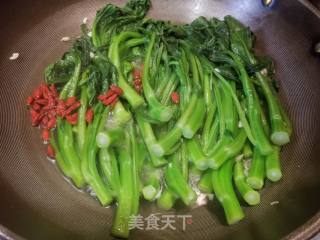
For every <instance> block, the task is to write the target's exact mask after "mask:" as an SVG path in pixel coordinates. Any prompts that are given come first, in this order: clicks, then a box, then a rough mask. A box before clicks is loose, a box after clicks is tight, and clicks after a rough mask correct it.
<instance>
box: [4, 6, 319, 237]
mask: <svg viewBox="0 0 320 240" xmlns="http://www.w3.org/2000/svg"><path fill="white" fill-rule="evenodd" d="M105 3H106V2H105V1H102V0H93V1H81V0H69V1H62V0H61V1H54V0H46V1H40V0H39V1H31V0H26V1H17V0H11V1H10V2H7V3H4V4H2V7H1V8H0V13H1V14H0V22H1V23H0V29H1V31H2V33H1V38H0V55H1V58H0V69H1V72H0V78H1V81H0V86H1V88H0V89H1V98H0V106H1V108H0V109H1V110H2V112H1V114H0V126H1V127H0V136H1V137H0V156H1V158H0V159H1V164H0V189H1V195H0V196H1V197H0V213H1V214H0V224H2V225H3V226H5V227H6V228H8V229H10V230H11V231H13V232H15V233H17V234H19V235H20V236H23V237H25V238H27V239H107V238H109V237H110V236H109V231H110V227H111V223H112V218H113V212H114V209H113V208H112V207H111V208H103V207H101V206H100V205H99V203H98V202H97V201H95V200H94V199H92V198H90V197H89V196H88V194H86V193H83V192H79V191H76V190H75V189H74V188H73V187H72V186H71V185H70V184H69V183H68V182H67V181H65V180H64V179H63V178H62V176H61V174H60V172H59V170H58V169H57V168H56V166H55V165H54V164H52V162H50V161H47V160H46V157H45V149H44V146H43V145H42V144H41V140H40V135H39V132H38V130H37V129H34V128H31V124H30V120H29V116H28V111H27V110H26V108H25V105H24V101H25V99H26V97H27V96H28V95H30V93H31V91H32V89H33V88H35V87H36V86H37V85H38V84H39V83H40V82H41V81H42V80H43V69H44V67H45V66H47V65H48V64H49V63H51V62H53V61H55V60H56V59H57V58H59V57H60V56H61V55H62V54H63V52H65V51H66V50H67V49H68V48H69V47H70V45H71V42H67V43H64V42H61V41H60V39H61V38H62V37H64V36H69V37H71V38H72V39H75V38H76V37H77V36H78V35H80V27H79V26H80V24H81V23H82V19H83V18H84V17H88V18H89V22H91V23H92V19H93V18H94V16H95V12H96V10H97V9H99V8H100V7H102V6H103V5H104V4H105ZM114 3H116V4H119V5H120V4H124V1H114ZM152 3H153V7H152V10H151V11H150V15H151V16H152V17H155V18H160V19H166V20H172V21H175V22H190V21H192V20H193V19H194V18H196V17H197V16H200V15H204V16H206V17H212V16H216V17H219V18H222V17H223V16H224V15H228V14H231V15H233V16H235V17H236V18H238V19H239V20H241V21H242V22H243V23H244V24H246V25H249V26H250V27H251V29H252V30H253V31H254V32H255V34H256V36H257V43H256V48H257V49H258V51H259V52H261V53H265V54H267V55H270V56H271V57H272V58H273V59H274V60H275V63H276V70H277V72H276V79H277V80H278V81H279V84H280V96H281V101H282V102H283V104H284V105H285V106H286V109H287V110H288V112H289V115H290V116H291V119H292V121H293V124H294V136H293V138H292V141H291V143H290V144H289V145H287V146H285V147H284V148H283V151H282V154H281V158H282V166H283V171H284V177H283V179H282V180H281V181H280V182H279V183H276V184H272V186H271V184H270V183H267V186H266V188H265V189H264V190H262V202H261V204H260V205H258V206H256V207H246V206H245V204H243V206H244V208H245V213H246V218H245V220H243V221H242V222H240V223H239V224H237V225H234V226H231V227H229V226H227V225H226V223H225V222H224V220H223V219H224V216H223V211H222V209H221V208H220V206H219V205H218V203H217V202H216V201H213V202H209V204H208V205H207V206H202V207H199V208H196V209H185V208H180V207H179V208H178V210H176V211H175V212H170V213H176V214H191V215H192V220H193V223H192V224H190V225H188V226H187V229H186V231H181V230H168V229H167V230H162V231H132V233H131V237H130V238H132V239H182V238H183V239H246V240H248V239H279V238H280V237H284V236H286V235H288V234H289V233H290V232H292V231H293V230H294V229H296V228H297V227H299V226H300V225H302V224H304V223H305V222H306V221H307V220H309V219H310V218H311V217H312V216H313V215H315V214H316V213H317V212H318V211H319V199H320V198H319V196H320V178H319V170H320V168H319V167H320V161H318V156H319V154H320V144H319V141H320V137H319V136H320V125H319V124H318V123H319V121H320V111H319V105H318V104H319V102H320V101H319V100H320V82H319V80H320V78H319V76H320V64H319V63H320V62H319V59H318V58H317V57H316V56H314V55H313V54H312V44H313V43H314V41H315V40H316V39H317V37H318V40H319V39H320V24H319V22H320V20H319V19H317V18H316V17H315V16H313V15H312V14H311V13H310V12H308V10H306V9H304V8H303V6H302V5H301V4H300V3H298V2H296V1H292V0H282V1H279V3H278V4H277V5H275V6H274V7H273V8H272V9H265V8H263V7H262V6H261V4H260V1H256V0H243V1H233V0H225V1H218V0H214V1H212V0H203V1H200V0H198V1H192V0H188V1H182V0H166V1H160V0H158V1H157V0H153V1H152ZM12 52H18V53H20V57H19V58H18V59H17V60H16V61H9V60H8V58H9V56H10V55H11V54H12ZM273 201H279V204H277V205H270V203H271V202H273ZM152 212H153V213H154V212H159V210H158V209H157V208H156V207H155V206H154V205H153V204H147V203H144V204H142V207H141V215H144V216H147V215H149V214H150V213H152ZM0 230H1V228H0ZM306 234H307V233H306ZM294 236H295V234H294Z"/></svg>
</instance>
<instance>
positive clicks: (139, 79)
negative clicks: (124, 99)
mask: <svg viewBox="0 0 320 240" xmlns="http://www.w3.org/2000/svg"><path fill="white" fill-rule="evenodd" d="M133 83H134V85H140V84H141V83H142V81H141V78H138V79H136V80H134V82H133Z"/></svg>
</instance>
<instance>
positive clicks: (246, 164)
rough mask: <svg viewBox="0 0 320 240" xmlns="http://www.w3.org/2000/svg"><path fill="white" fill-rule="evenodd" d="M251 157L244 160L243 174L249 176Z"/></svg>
mask: <svg viewBox="0 0 320 240" xmlns="http://www.w3.org/2000/svg"><path fill="white" fill-rule="evenodd" d="M251 161H252V159H251V158H248V159H244V160H243V174H244V175H245V176H246V177H247V176H248V175H249V169H250V167H251Z"/></svg>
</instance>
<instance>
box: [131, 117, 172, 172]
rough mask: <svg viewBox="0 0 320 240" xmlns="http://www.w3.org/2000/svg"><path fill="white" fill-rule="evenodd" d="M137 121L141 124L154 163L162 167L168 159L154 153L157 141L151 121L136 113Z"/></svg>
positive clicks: (143, 136)
mask: <svg viewBox="0 0 320 240" xmlns="http://www.w3.org/2000/svg"><path fill="white" fill-rule="evenodd" d="M136 121H137V123H138V125H139V129H140V134H141V135H142V138H143V141H144V143H145V145H146V147H147V149H148V151H149V155H150V158H151V161H152V164H153V165H154V166H155V167H160V166H163V165H165V164H167V161H166V160H165V159H164V158H162V157H158V155H156V154H155V153H154V149H153V148H154V146H155V145H156V142H157V141H156V137H155V136H154V133H153V130H152V127H151V125H150V123H148V122H147V121H146V120H145V119H144V118H143V117H142V116H141V115H140V114H136ZM162 156H163V155H162Z"/></svg>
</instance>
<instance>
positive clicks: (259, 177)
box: [247, 148, 266, 190]
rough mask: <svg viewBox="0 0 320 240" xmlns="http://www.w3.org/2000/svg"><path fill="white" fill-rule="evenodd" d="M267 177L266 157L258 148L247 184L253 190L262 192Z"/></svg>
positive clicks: (254, 154) (255, 149) (255, 151)
mask: <svg viewBox="0 0 320 240" xmlns="http://www.w3.org/2000/svg"><path fill="white" fill-rule="evenodd" d="M265 175H266V170H265V157H264V156H263V155H262V154H261V153H260V152H259V149H258V148H254V150H253V157H252V160H251V166H250V169H249V173H248V177H247V183H248V184H249V185H250V186H251V187H252V188H254V189H259V190H260V189H262V187H263V185H264V178H265Z"/></svg>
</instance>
